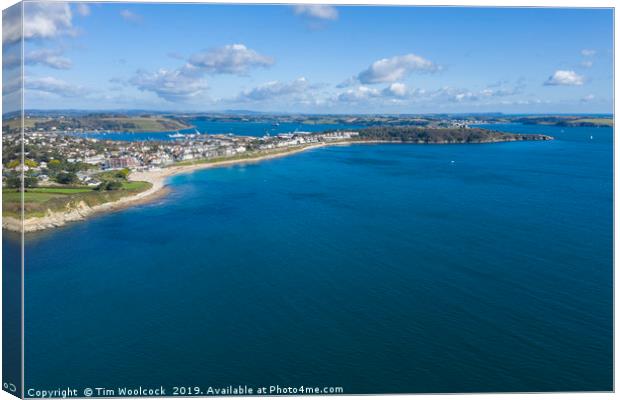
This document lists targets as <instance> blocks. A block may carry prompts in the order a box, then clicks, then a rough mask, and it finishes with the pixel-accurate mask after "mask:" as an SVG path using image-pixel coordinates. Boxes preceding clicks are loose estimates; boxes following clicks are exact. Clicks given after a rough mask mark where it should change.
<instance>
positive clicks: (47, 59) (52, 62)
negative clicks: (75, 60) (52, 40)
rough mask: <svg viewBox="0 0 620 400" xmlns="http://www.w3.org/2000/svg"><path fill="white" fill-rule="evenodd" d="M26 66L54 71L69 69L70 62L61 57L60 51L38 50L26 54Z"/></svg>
mask: <svg viewBox="0 0 620 400" xmlns="http://www.w3.org/2000/svg"><path fill="white" fill-rule="evenodd" d="M24 63H25V64H26V65H45V66H48V67H50V68H54V69H69V68H71V60H69V59H68V58H66V57H63V56H62V51H60V50H52V49H39V50H33V51H30V52H28V53H26V55H25V57H24Z"/></svg>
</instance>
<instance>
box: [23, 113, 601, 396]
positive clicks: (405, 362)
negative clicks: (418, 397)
mask: <svg viewBox="0 0 620 400" xmlns="http://www.w3.org/2000/svg"><path fill="white" fill-rule="evenodd" d="M501 128H502V129H504V130H507V131H518V132H537V133H545V134H550V135H553V136H555V137H556V140H555V141H550V142H522V143H501V144H485V145H356V146H348V147H330V148H323V149H316V150H311V151H308V152H305V153H301V154H297V155H295V156H291V157H287V158H280V159H274V160H269V161H265V162H261V163H258V164H248V165H241V166H234V167H228V168H221V169H213V170H205V171H200V172H195V173H192V174H188V175H182V176H176V177H173V178H172V179H171V188H172V191H171V193H170V194H169V195H168V196H166V197H165V198H163V199H160V200H158V201H156V202H154V203H151V204H148V205H142V206H138V207H134V208H130V209H127V210H123V211H120V212H116V213H113V214H109V215H103V216H99V217H96V218H93V219H92V220H90V221H88V222H84V223H76V224H72V225H70V226H68V227H66V228H62V229H58V230H55V231H50V232H44V233H40V234H31V235H28V236H27V240H28V242H27V245H26V294H25V297H26V338H25V343H26V363H27V364H26V387H27V388H44V387H58V386H65V385H68V386H74V387H87V386H90V387H93V386H108V387H116V386H119V385H120V386H126V385H143V386H148V385H168V386H173V385H186V386H193V385H200V386H202V387H206V386H209V385H219V386H221V385H229V384H231V385H237V384H242V385H245V384H247V385H257V386H258V385H266V386H268V385H281V386H288V385H295V386H299V385H306V386H307V385H310V386H321V387H322V386H328V385H330V386H342V387H343V388H344V391H345V393H381V392H392V393H395V392H470V391H474V392H484V391H556V390H557V391H573V390H605V391H607V390H611V389H612V197H613V191H612V136H613V131H612V129H609V128H598V129H597V128H558V127H544V126H521V125H507V126H502V127H501ZM591 136H592V138H590V137H591Z"/></svg>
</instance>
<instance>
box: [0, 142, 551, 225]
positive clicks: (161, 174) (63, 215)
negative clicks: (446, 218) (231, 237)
mask: <svg viewBox="0 0 620 400" xmlns="http://www.w3.org/2000/svg"><path fill="white" fill-rule="evenodd" d="M545 140H549V139H545ZM513 141H515V140H499V141H496V140H493V141H486V142H471V143H464V144H492V143H501V142H513ZM353 144H369V145H370V144H439V145H441V144H454V143H441V142H438V143H416V142H403V141H390V140H364V141H357V140H354V141H351V140H348V141H335V142H324V143H318V144H311V145H307V146H303V147H297V148H293V149H290V150H288V151H286V150H285V151H282V152H276V153H271V154H269V153H267V154H263V155H257V156H255V157H249V158H239V159H231V160H221V161H214V162H202V163H200V162H199V163H196V164H188V165H176V166H175V165H172V166H169V167H165V168H162V169H159V170H152V171H137V172H132V173H131V174H130V175H129V178H130V180H131V181H144V182H149V183H150V184H151V185H152V186H151V187H150V188H149V189H147V190H145V191H144V192H140V193H137V194H135V195H133V196H126V197H122V198H120V199H118V200H116V201H113V202H108V203H103V204H99V205H96V206H93V207H90V206H88V205H87V204H85V203H84V202H80V203H78V204H77V206H76V207H74V208H72V209H70V210H67V211H55V212H53V211H50V210H48V212H47V214H46V215H45V216H44V217H33V218H28V219H24V220H23V231H24V232H25V233H27V232H36V231H42V230H47V229H52V228H57V227H61V226H64V225H66V224H67V223H70V222H76V221H83V220H85V219H86V218H88V217H90V216H92V215H95V214H99V213H102V212H106V211H118V210H121V209H124V208H127V207H131V206H134V205H137V204H143V203H146V202H150V201H152V200H155V199H157V198H159V197H161V196H163V195H165V194H167V193H168V191H169V189H168V188H167V184H166V180H167V179H168V178H169V177H171V176H175V175H181V174H186V173H190V172H194V171H198V170H203V169H209V168H218V167H225V166H230V165H237V164H246V163H257V162H260V161H264V160H270V159H274V158H280V157H286V156H290V155H293V154H297V153H301V152H304V151H307V150H313V149H318V148H322V147H330V146H349V145H353ZM2 229H6V230H9V231H13V232H21V230H22V221H21V220H20V219H18V218H14V217H3V218H2Z"/></svg>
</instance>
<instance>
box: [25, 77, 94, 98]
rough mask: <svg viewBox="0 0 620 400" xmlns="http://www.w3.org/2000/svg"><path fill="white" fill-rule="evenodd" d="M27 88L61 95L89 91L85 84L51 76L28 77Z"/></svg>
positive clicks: (76, 94) (81, 94)
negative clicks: (72, 82)
mask: <svg viewBox="0 0 620 400" xmlns="http://www.w3.org/2000/svg"><path fill="white" fill-rule="evenodd" d="M25 88H26V91H28V90H35V91H38V92H42V93H44V94H51V95H56V96H60V97H78V96H84V95H86V94H87V93H88V92H89V91H87V90H86V89H85V88H84V87H83V86H79V85H74V84H71V83H68V82H65V81H63V80H61V79H57V78H54V77H51V76H46V77H40V78H37V77H26V79H25Z"/></svg>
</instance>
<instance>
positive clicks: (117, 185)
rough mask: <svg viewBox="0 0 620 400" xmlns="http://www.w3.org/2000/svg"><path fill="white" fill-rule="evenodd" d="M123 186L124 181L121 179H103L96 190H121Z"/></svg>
mask: <svg viewBox="0 0 620 400" xmlns="http://www.w3.org/2000/svg"><path fill="white" fill-rule="evenodd" d="M122 188H123V183H122V182H119V181H103V182H101V183H100V184H99V186H97V188H96V190H99V191H103V190H120V189H122Z"/></svg>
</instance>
